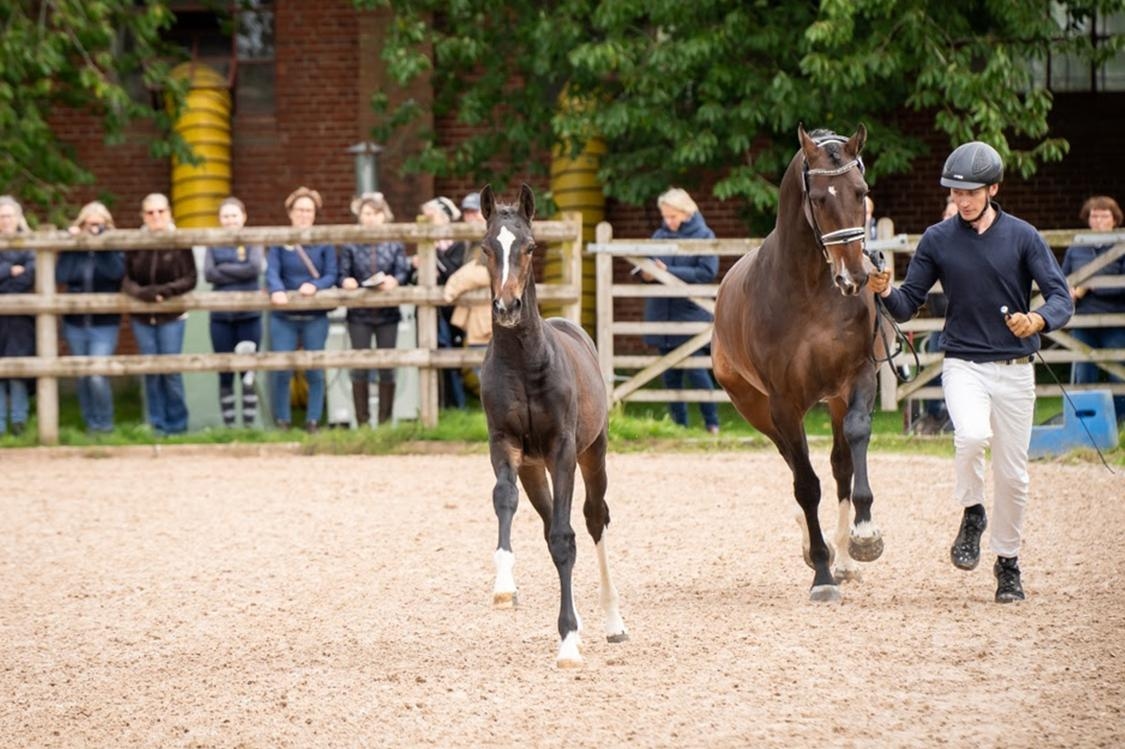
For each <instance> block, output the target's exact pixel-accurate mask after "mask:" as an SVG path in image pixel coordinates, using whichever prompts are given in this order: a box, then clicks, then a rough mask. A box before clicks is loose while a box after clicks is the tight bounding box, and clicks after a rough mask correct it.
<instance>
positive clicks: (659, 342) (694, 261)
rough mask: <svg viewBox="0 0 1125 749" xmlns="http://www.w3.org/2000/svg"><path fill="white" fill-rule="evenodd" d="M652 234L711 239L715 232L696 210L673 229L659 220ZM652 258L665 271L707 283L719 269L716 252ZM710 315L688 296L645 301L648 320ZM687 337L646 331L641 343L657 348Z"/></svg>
mask: <svg viewBox="0 0 1125 749" xmlns="http://www.w3.org/2000/svg"><path fill="white" fill-rule="evenodd" d="M652 238H653V239H714V238H715V232H713V231H711V227H710V226H708V225H707V222H706V221H704V220H703V214H702V213H700V212H699V211H696V212H695V214H693V215H692V217H691V218H689V219H688V220H687V221H685V222H683V223H682V224H680V228H679V229H677V230H676V231H672V230H671V229H669V228H668V227H667V225H665V224H664V223H663V222H661V224H660V228H659V229H657V230H656V231H655V232H654V233H653V235H652ZM654 259H657V260H662V261H663V262H664V265H665V266H667V270H668V272H669V273H671V274H672V275H673V276H675V277H676V278H678V279H680V280H681V281H684V282H686V283H711V282H712V281H714V280H715V275H716V274H717V273H718V272H719V256H718V255H666V256H663V257H657V258H654ZM711 319H712V317H711V313H710V312H708V311H707V310H705V309H703V308H702V307H700V306H699V305H698V304H696V303H695V302H692V301H690V300H688V299H679V298H675V297H651V298H649V299H648V300H646V301H645V320H647V321H649V322H710V321H711ZM688 338H690V336H686V335H668V334H664V333H649V334H648V335H646V336H645V343H647V344H648V345H650V346H659V347H660V348H675V347H676V346H679V345H680V344H682V343H684V342H686V341H687V339H688Z"/></svg>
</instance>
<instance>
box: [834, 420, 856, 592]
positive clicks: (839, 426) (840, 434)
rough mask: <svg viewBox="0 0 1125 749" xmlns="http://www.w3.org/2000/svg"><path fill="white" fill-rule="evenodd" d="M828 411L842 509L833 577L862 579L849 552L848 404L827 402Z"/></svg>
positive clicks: (839, 518) (838, 578)
mask: <svg viewBox="0 0 1125 749" xmlns="http://www.w3.org/2000/svg"><path fill="white" fill-rule="evenodd" d="M828 412H829V413H830V414H831V415H832V476H833V478H835V479H836V499H837V500H838V503H837V509H838V510H839V514H838V517H837V519H836V549H837V552H836V562H835V564H834V565H833V566H832V574H833V575H834V576H835V577H836V580H837V581H843V580H860V579H861V578H862V577H863V575H862V573H861V572H860V569H859V565H858V564H856V561H855V560H854V559H852V557H851V554H850V553H849V548H848V546H849V543H848V540H849V532H850V530H851V527H852V478H853V477H854V475H855V470H854V468H853V467H852V450H851V447H850V446H849V445H848V441H847V439H846V438H845V437H844V417H845V416H847V413H848V402H847V401H846V400H844V399H843V398H832V399H830V400H829V401H828Z"/></svg>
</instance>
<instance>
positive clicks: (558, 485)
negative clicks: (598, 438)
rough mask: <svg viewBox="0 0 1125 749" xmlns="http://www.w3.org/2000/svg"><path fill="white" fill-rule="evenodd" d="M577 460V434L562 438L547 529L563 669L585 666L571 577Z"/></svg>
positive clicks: (553, 467)
mask: <svg viewBox="0 0 1125 749" xmlns="http://www.w3.org/2000/svg"><path fill="white" fill-rule="evenodd" d="M576 459H577V456H576V454H575V445H574V435H573V433H570V434H564V435H560V436H559V438H558V444H557V446H556V447H555V450H554V452H553V455H552V459H551V462H550V464H549V466H548V468H549V469H550V471H551V485H552V487H553V488H554V504H553V506H552V507H551V523H550V527H549V528H548V529H547V548H548V549H549V550H550V552H551V561H553V562H554V563H555V569H556V570H558V573H559V638H560V639H561V640H562V644H561V645H560V646H559V655H558V658H556V659H555V664H556V665H557V666H559V667H560V668H567V667H573V666H579V665H581V664H582V654H581V652H580V650H579V646H580V645H581V638H580V637H579V630H580V629H581V623H580V620H579V618H578V612H577V611H575V609H574V592H573V589H572V587H571V575H572V573H573V571H574V559H575V557H576V555H577V552H576V550H575V546H574V529H573V528H572V527H571V525H570V507H571V501H572V500H573V497H574V472H575V464H576Z"/></svg>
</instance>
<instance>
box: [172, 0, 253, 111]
mask: <svg viewBox="0 0 1125 749" xmlns="http://www.w3.org/2000/svg"><path fill="white" fill-rule="evenodd" d="M216 5H217V4H216V3H213V2H198V0H197V1H196V2H191V1H190V0H180V1H179V2H176V1H173V2H171V3H170V7H171V9H172V11H173V12H174V13H175V14H176V22H175V23H174V24H173V26H172V28H171V29H169V30H168V32H167V34H166V36H165V38H166V39H167V41H169V42H171V43H173V44H176V45H177V46H179V47H181V48H182V49H183V50H184V51H185V52H186V53H187V54H188V55H189V57H190V58H191V59H194V60H199V61H200V62H203V63H206V64H207V65H210V66H211V67H213V68H214V69H215V70H217V71H218V72H219V73H220V74H222V75H224V76H226V77H227V80H230V81H232V87H233V91H232V93H233V96H234V106H235V111H237V112H240V113H244V114H273V111H274V32H273V18H274V14H273V1H272V0H236V2H234V3H233V4H231V5H230V6H227V7H228V9H227V10H225V11H223V10H219V11H216V10H215V8H216Z"/></svg>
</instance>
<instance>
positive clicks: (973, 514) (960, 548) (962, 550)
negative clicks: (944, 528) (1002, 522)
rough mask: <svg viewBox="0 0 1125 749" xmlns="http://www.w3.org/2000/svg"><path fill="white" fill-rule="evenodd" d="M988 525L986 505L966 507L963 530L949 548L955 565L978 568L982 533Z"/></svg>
mask: <svg viewBox="0 0 1125 749" xmlns="http://www.w3.org/2000/svg"><path fill="white" fill-rule="evenodd" d="M987 527H988V518H987V516H986V515H985V514H984V505H973V506H972V507H966V508H965V514H964V515H962V516H961V530H960V531H958V533H957V539H956V540H955V541H954V542H953V548H951V549H950V550H949V558H950V559H952V560H953V566H954V567H956V568H958V569H962V570H973V569H976V567H977V565H978V564H979V563H980V534H982V533H984V529H985V528H987Z"/></svg>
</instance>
